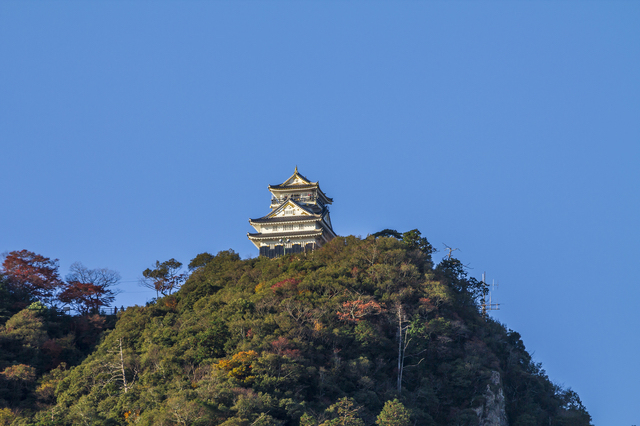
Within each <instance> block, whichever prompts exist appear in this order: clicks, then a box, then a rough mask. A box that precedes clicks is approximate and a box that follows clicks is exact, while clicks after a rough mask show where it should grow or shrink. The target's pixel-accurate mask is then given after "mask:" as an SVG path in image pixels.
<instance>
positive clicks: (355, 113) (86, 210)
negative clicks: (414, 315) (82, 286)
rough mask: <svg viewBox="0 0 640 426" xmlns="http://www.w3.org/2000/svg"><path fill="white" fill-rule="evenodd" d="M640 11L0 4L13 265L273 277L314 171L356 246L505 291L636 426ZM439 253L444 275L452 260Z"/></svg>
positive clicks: (617, 416) (512, 312)
mask: <svg viewBox="0 0 640 426" xmlns="http://www.w3.org/2000/svg"><path fill="white" fill-rule="evenodd" d="M639 23H640V3H638V2H633V1H626V2H624V1H600V2H587V1H581V2H578V1H556V2H551V1H547V2H533V1H527V2H525V1H496V2H480V1H468V2H455V1H454V2H444V1H442V2H440V1H429V2H427V1H423V2H412V1H402V2H392V1H388V2H379V1H366V2H358V1H326V2H320V1H305V2H300V1H269V2H263V1H260V2H258V1H255V2H245V1H238V2H223V1H216V2H205V1H191V2H167V1H144V2H143V1H140V2H85V1H77V2H69V1H67V2H63V1H60V2H33V1H3V2H2V3H0V147H1V150H0V155H1V157H0V158H1V163H0V199H1V200H2V202H1V203H0V252H4V251H11V250H20V249H28V250H31V251H35V252H38V253H41V254H43V255H45V256H48V257H52V258H59V259H60V265H61V272H62V273H63V274H66V273H67V272H68V267H69V265H70V264H71V263H73V262H75V261H80V262H82V263H84V264H85V265H86V266H88V267H91V268H95V267H108V268H111V269H115V270H118V271H120V273H121V275H122V277H123V282H122V284H121V285H120V288H121V289H122V290H123V293H122V294H121V295H120V296H119V298H118V305H120V304H123V305H132V304H143V303H145V302H146V301H147V300H149V298H151V297H152V296H153V294H151V293H150V292H148V291H145V290H144V289H143V288H141V287H139V286H137V285H136V281H137V280H138V278H139V277H140V275H141V271H142V270H144V269H145V268H147V267H149V266H151V265H152V264H153V262H155V261H156V260H161V261H163V260H167V259H169V258H170V257H175V258H177V259H178V260H180V261H182V262H184V263H185V264H186V263H188V262H189V260H190V259H192V258H193V257H195V255H197V254H198V253H201V252H204V251H208V252H211V253H216V252H218V251H219V250H224V249H229V248H232V249H233V250H235V251H237V252H238V253H240V254H241V255H242V256H243V257H248V256H255V255H257V250H256V249H255V248H254V247H253V245H252V244H251V243H250V242H249V241H248V240H247V238H246V233H247V232H249V231H251V228H250V226H249V224H248V222H247V220H248V219H249V218H250V217H260V216H262V215H264V214H266V213H267V212H268V211H269V210H268V205H269V193H268V191H267V185H268V184H276V183H280V182H282V181H283V180H285V179H286V178H287V177H289V176H290V175H291V174H292V173H293V169H294V166H295V165H298V167H299V168H300V171H301V173H303V174H304V175H306V176H307V177H309V178H311V179H313V180H319V181H320V183H321V187H322V189H323V190H324V191H325V192H326V193H327V194H328V195H329V196H330V197H333V198H334V200H335V202H334V205H333V209H332V219H333V223H334V227H335V230H336V232H337V233H338V234H341V235H347V234H355V235H362V236H366V235H367V234H369V233H374V232H376V231H378V230H381V229H383V228H395V229H398V230H400V231H406V230H409V229H413V228H419V229H420V230H421V231H422V232H423V234H424V235H426V236H427V237H428V239H429V240H430V241H431V242H432V243H433V244H434V246H436V247H438V248H440V249H442V248H443V247H444V246H443V244H447V245H449V246H452V247H457V248H459V249H460V251H458V252H456V254H457V255H458V257H459V258H460V259H461V260H462V261H463V262H464V263H466V264H468V265H469V267H470V270H469V271H470V273H471V275H473V276H476V277H480V275H481V274H482V272H483V271H487V276H488V278H489V280H493V279H495V280H498V281H499V283H500V288H499V290H498V291H497V292H496V293H495V297H497V298H498V301H499V302H501V303H502V310H500V311H498V312H495V313H494V316H495V318H497V319H499V320H500V321H502V322H504V323H505V324H506V325H507V326H508V327H510V328H513V329H515V330H517V331H518V332H520V333H521V334H522V336H523V339H524V342H525V344H526V346H527V348H528V349H529V350H530V351H531V352H533V353H534V357H535V359H536V360H537V361H539V362H542V363H543V365H544V367H545V368H546V370H547V372H548V374H549V375H550V377H551V378H552V380H554V381H555V382H557V383H559V384H563V385H565V386H569V387H571V388H573V389H574V390H576V391H577V392H578V393H579V395H580V396H581V397H582V399H583V402H584V403H585V405H586V406H587V408H588V410H589V411H590V412H591V414H592V415H593V417H594V421H595V423H596V424H597V425H632V424H640V403H639V401H640V391H639V390H638V383H640V363H639V362H638V353H640V340H639V336H640V322H639V320H638V315H637V311H638V300H639V299H640V286H639V285H638V281H639V280H638V268H637V265H638V259H639V258H640V242H639V237H640V226H639V224H638V219H639V214H640V191H639V188H638V184H639V183H640V167H639V166H638V165H639V163H640V24H639ZM443 255H444V252H443V251H441V252H440V253H438V254H437V255H436V257H437V258H441V257H442V256H443Z"/></svg>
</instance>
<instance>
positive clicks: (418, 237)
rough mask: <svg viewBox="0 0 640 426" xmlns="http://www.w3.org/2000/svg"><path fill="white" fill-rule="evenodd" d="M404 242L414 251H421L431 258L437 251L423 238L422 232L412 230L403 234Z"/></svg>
mask: <svg viewBox="0 0 640 426" xmlns="http://www.w3.org/2000/svg"><path fill="white" fill-rule="evenodd" d="M402 242H403V243H405V244H406V245H408V246H409V247H410V248H412V249H414V250H420V251H421V252H423V253H424V254H426V255H428V256H430V255H431V253H433V252H434V251H435V249H434V248H433V246H432V245H431V244H430V243H429V241H427V239H426V238H425V237H423V236H422V234H421V233H420V231H418V230H417V229H412V230H411V231H407V232H404V233H403V234H402Z"/></svg>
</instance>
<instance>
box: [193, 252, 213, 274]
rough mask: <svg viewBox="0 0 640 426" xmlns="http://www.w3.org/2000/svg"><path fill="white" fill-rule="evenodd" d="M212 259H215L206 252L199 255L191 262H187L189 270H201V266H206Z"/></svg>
mask: <svg viewBox="0 0 640 426" xmlns="http://www.w3.org/2000/svg"><path fill="white" fill-rule="evenodd" d="M213 259H215V256H214V255H212V254H211V253H207V252H204V253H200V254H199V255H197V256H196V257H194V258H193V259H191V262H189V270H190V271H193V270H194V269H198V268H202V267H203V266H206V265H207V263H209V262H211V261H212V260H213Z"/></svg>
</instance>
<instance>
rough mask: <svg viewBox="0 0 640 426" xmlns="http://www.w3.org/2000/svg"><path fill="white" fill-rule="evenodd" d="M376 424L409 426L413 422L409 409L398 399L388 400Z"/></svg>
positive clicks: (380, 425) (381, 425)
mask: <svg viewBox="0 0 640 426" xmlns="http://www.w3.org/2000/svg"><path fill="white" fill-rule="evenodd" d="M376 424H377V425H378V426H409V425H410V424H411V419H410V415H409V410H407V409H406V408H405V406H404V405H403V404H402V402H400V401H398V400H397V399H394V400H393V401H387V402H385V404H384V407H383V408H382V411H381V412H380V414H378V419H377V420H376Z"/></svg>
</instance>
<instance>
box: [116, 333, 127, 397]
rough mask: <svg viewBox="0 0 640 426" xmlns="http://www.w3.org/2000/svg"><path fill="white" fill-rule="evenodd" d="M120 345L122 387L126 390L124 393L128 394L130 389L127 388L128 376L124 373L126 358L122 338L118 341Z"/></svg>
mask: <svg viewBox="0 0 640 426" xmlns="http://www.w3.org/2000/svg"><path fill="white" fill-rule="evenodd" d="M118 343H119V344H120V365H119V367H120V371H122V387H123V389H124V393H127V391H128V390H129V387H128V386H127V375H126V374H125V371H124V356H123V354H122V337H121V338H120V339H118Z"/></svg>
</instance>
